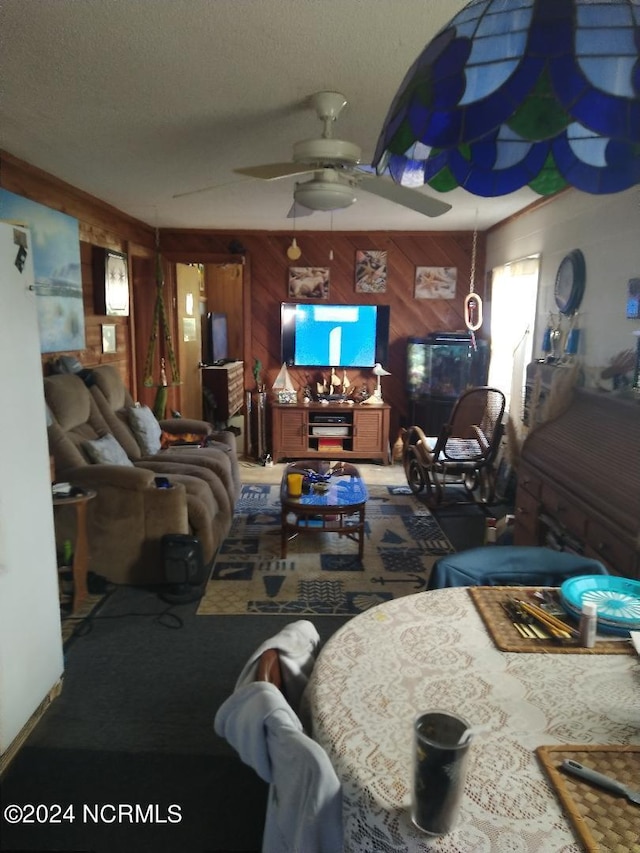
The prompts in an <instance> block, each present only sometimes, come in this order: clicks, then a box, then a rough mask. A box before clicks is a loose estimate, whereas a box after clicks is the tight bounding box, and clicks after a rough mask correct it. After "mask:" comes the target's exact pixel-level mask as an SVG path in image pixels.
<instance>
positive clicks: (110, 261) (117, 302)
mask: <svg viewBox="0 0 640 853" xmlns="http://www.w3.org/2000/svg"><path fill="white" fill-rule="evenodd" d="M93 296H94V303H95V304H94V307H95V311H96V314H104V315H105V316H107V317H108V316H115V317H127V316H128V315H129V268H128V264H127V256H126V255H125V254H123V253H122V252H114V251H112V250H111V249H103V248H101V247H100V246H94V247H93Z"/></svg>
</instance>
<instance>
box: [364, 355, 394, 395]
mask: <svg viewBox="0 0 640 853" xmlns="http://www.w3.org/2000/svg"><path fill="white" fill-rule="evenodd" d="M372 373H373V375H374V376H375V377H376V378H377V382H376V390H375V391H374V392H373V394H372V396H371V397H369V399H368V400H367V402H368V403H370V404H371V405H374V406H375V405H378V406H379V405H381V404H382V403H383V402H384V401H383V399H382V385H381V383H380V377H381V376H391V374H390V373H389V371H388V370H385V369H384V367H383V366H382V365H381V364H380V362H379V361H376V363H375V364H374V365H373V371H372Z"/></svg>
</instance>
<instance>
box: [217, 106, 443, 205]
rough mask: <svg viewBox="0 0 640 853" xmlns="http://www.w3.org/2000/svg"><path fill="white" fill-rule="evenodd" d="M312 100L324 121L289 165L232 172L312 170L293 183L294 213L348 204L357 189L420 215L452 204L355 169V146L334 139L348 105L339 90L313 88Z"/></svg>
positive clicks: (269, 174)
mask: <svg viewBox="0 0 640 853" xmlns="http://www.w3.org/2000/svg"><path fill="white" fill-rule="evenodd" d="M311 104H312V106H313V107H314V108H315V110H316V113H317V115H318V118H319V119H320V120H321V121H322V122H323V123H324V129H323V131H322V136H321V138H319V139H305V140H302V141H301V142H296V143H295V144H294V146H293V159H292V161H291V162H289V163H267V164H265V165H262V166H247V167H243V168H240V169H234V170H233V171H234V172H236V173H237V174H239V175H247V176H248V177H250V178H258V179H260V180H263V181H273V180H277V179H278V178H286V177H291V176H292V175H304V174H306V173H309V172H313V173H314V174H313V177H312V178H311V179H310V180H308V181H303V182H301V183H296V185H295V189H294V192H293V198H294V208H295V211H296V213H297V215H301V214H302V213H303V211H301V210H300V207H302V208H306V209H307V212H313V211H316V210H339V209H341V208H343V207H350V206H351V205H352V204H353V203H354V202H355V201H357V194H356V190H357V189H362V190H365V192H368V193H372V194H373V195H377V196H380V197H381V198H384V199H387V201H392V202H395V204H399V205H402V206H403V207H408V208H410V209H411V210H415V211H417V212H418V213H422V214H424V215H425V216H441V215H442V214H443V213H446V212H447V211H448V210H450V209H451V205H450V204H447V203H446V202H444V201H440V200H439V199H436V198H432V197H431V196H427V195H424V194H423V193H421V192H418V190H413V189H410V188H408V187H402V186H399V185H398V184H394V183H393V182H392V181H391V180H389V179H387V178H384V177H380V176H378V175H374V174H368V173H367V172H366V171H363V170H362V169H361V168H359V165H360V158H361V155H362V151H361V149H360V148H359V146H357V145H355V144H354V143H353V142H347V141H346V140H344V139H335V138H334V137H333V124H334V122H335V121H336V119H337V118H338V116H339V115H340V113H341V112H342V110H343V109H344V107H345V106H346V104H347V99H346V98H345V96H344V95H341V94H340V93H339V92H317V93H316V94H315V95H312V97H311ZM292 209H293V208H292Z"/></svg>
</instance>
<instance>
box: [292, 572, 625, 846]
mask: <svg viewBox="0 0 640 853" xmlns="http://www.w3.org/2000/svg"><path fill="white" fill-rule="evenodd" d="M471 591H472V588H470V587H454V588H448V589H438V590H430V591H427V592H421V593H417V594H413V595H407V596H404V597H400V598H396V599H393V600H390V601H387V602H384V603H382V604H379V605H377V606H375V607H373V608H371V609H369V610H367V611H365V612H364V613H362V614H359V615H358V616H356V617H354V618H353V619H351V620H350V621H349V622H347V623H345V624H344V625H343V626H342V627H341V628H340V629H339V630H338V631H337V632H336V633H335V634H333V635H332V636H331V637H330V639H329V640H328V641H327V643H326V644H325V646H324V647H323V649H322V651H321V653H320V655H319V657H318V659H317V661H316V664H315V666H314V669H313V672H312V674H311V677H310V680H309V684H308V686H307V690H306V694H305V702H306V704H307V706H308V709H309V714H310V725H311V734H312V736H313V738H314V739H315V740H316V741H317V742H318V743H320V745H321V746H322V747H323V748H324V749H325V751H326V752H327V754H328V756H329V759H330V761H331V764H332V765H333V767H334V769H335V771H336V773H337V775H338V777H339V779H340V781H341V784H342V792H343V829H344V853H365V851H366V853H416V851H425V850H428V851H432V850H435V851H443V852H444V853H485V851H487V853H488V851H498V853H502V851H510V853H543V851H544V853H551V851H561V853H581V851H582V850H583V849H584V848H583V846H582V845H581V843H580V840H579V837H578V836H577V834H576V832H575V830H574V827H573V825H572V823H571V821H570V820H569V819H568V817H567V813H566V811H565V810H563V807H562V804H561V802H560V800H559V798H558V796H557V793H556V790H555V789H554V787H553V785H552V784H550V781H549V776H548V774H547V773H546V772H545V769H544V767H543V766H542V764H541V761H540V760H539V755H538V754H537V752H536V750H537V748H538V747H547V746H548V747H554V745H555V746H558V745H571V744H576V745H585V748H589V746H588V745H593V744H596V745H597V744H603V745H604V744H606V745H611V744H614V745H618V744H619V745H636V747H637V745H639V744H640V660H639V658H638V655H637V654H636V653H635V652H634V650H633V648H630V646H631V643H630V641H628V640H625V639H624V638H623V639H621V641H620V643H619V649H620V653H615V650H614V653H609V654H598V653H594V654H580V653H576V654H572V653H567V654H554V653H548V652H545V651H542V650H541V651H540V652H535V651H525V652H523V651H517V652H516V651H504V650H503V649H500V648H499V647H498V645H497V644H496V642H495V640H494V637H493V636H492V634H491V632H490V631H489V630H488V628H487V624H486V621H485V619H483V617H482V615H481V612H480V610H479V608H478V606H477V603H476V600H475V599H474V597H473V596H472V594H471ZM596 651H597V649H596ZM430 710H444V711H449V712H453V713H455V714H457V715H459V716H461V717H463V718H464V719H465V720H468V721H469V723H470V724H471V726H473V727H476V726H478V727H481V730H480V731H479V732H478V733H477V734H476V735H475V737H474V738H473V740H472V742H471V746H470V754H469V761H468V769H467V777H466V783H465V788H464V795H463V798H462V802H461V805H460V811H459V820H458V823H457V825H456V827H455V829H454V830H453V831H452V832H450V833H448V834H446V835H441V836H429V835H427V834H425V833H423V832H422V831H421V830H420V829H418V828H417V827H416V826H415V825H414V824H413V823H412V820H411V776H412V744H413V726H414V721H415V719H416V718H417V717H418V716H419V715H420V714H422V713H424V712H426V711H430ZM638 787H640V780H639V785H638ZM635 808H636V809H638V807H637V806H636V807H635ZM638 815H639V820H640V809H638ZM639 825H640V824H639ZM639 845H640V842H639ZM636 849H637V850H640V846H638V848H636Z"/></svg>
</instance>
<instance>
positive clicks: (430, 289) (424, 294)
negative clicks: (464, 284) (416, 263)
mask: <svg viewBox="0 0 640 853" xmlns="http://www.w3.org/2000/svg"><path fill="white" fill-rule="evenodd" d="M457 278H458V270H457V269H456V267H416V279H415V289H414V294H413V295H414V297H415V299H455V296H456V282H457Z"/></svg>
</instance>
